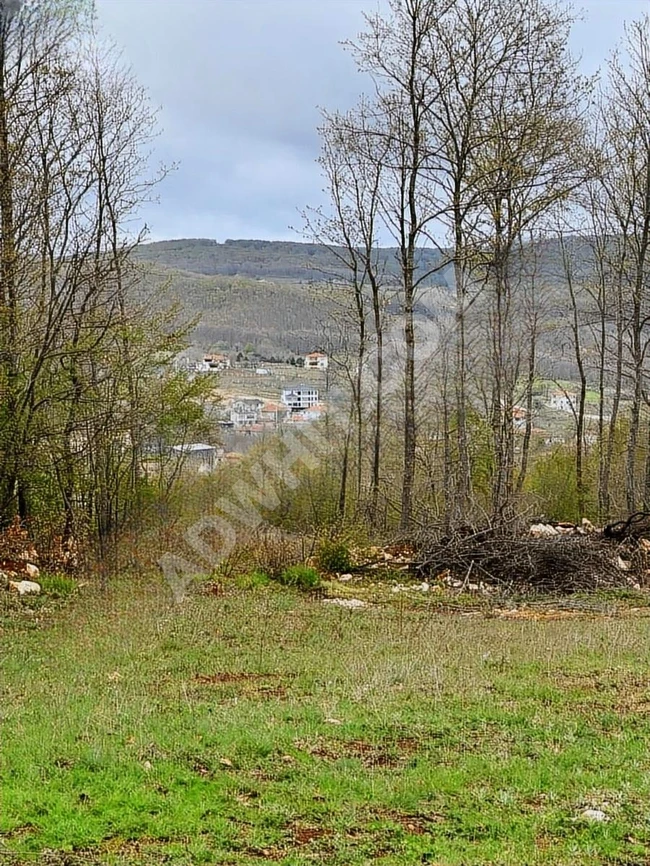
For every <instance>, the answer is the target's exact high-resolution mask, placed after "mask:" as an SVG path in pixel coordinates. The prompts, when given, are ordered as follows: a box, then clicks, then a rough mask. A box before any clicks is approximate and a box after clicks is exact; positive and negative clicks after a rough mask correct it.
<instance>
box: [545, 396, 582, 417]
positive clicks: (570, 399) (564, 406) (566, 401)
mask: <svg viewBox="0 0 650 866" xmlns="http://www.w3.org/2000/svg"><path fill="white" fill-rule="evenodd" d="M548 405H549V407H550V408H551V409H556V410H557V411H558V412H575V409H576V406H577V405H578V398H577V396H576V395H575V394H570V393H568V392H566V393H565V392H564V391H554V392H553V393H552V394H550V395H549V398H548Z"/></svg>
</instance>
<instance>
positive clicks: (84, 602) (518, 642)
mask: <svg viewBox="0 0 650 866" xmlns="http://www.w3.org/2000/svg"><path fill="white" fill-rule="evenodd" d="M433 604H434V602H433V600H432V605H433ZM435 604H436V605H439V604H440V601H439V600H437V601H435ZM25 605H26V603H25V602H23V606H25ZM43 610H45V613H44V612H43ZM641 613H642V612H638V613H636V614H634V615H629V614H628V615H625V616H617V615H610V616H607V617H598V616H596V615H590V616H588V617H585V618H573V619H557V620H553V619H549V620H543V621H532V620H528V619H512V620H508V619H500V618H497V617H486V616H484V615H483V614H481V613H475V614H474V615H471V616H463V615H462V614H461V613H441V612H440V611H439V610H437V609H436V608H435V607H433V606H429V605H427V603H425V602H424V601H420V602H419V604H418V605H417V607H413V606H410V604H409V603H408V601H405V600H404V599H399V600H395V601H394V603H393V604H384V605H379V604H378V605H376V606H374V607H370V608H366V609H363V610H359V611H349V610H345V609H340V608H337V607H334V606H332V605H326V604H323V602H322V600H321V599H318V598H316V597H313V596H310V595H305V594H304V593H298V592H294V591H292V590H289V589H283V588H279V587H277V586H270V587H259V588H254V589H248V590H243V589H241V588H237V589H235V588H233V589H232V590H226V591H225V592H223V593H221V594H219V592H218V590H217V591H216V594H208V593H206V594H202V595H197V596H195V597H192V598H191V599H189V600H187V601H186V602H185V603H184V604H183V605H182V606H174V605H173V604H172V603H171V599H170V595H169V594H168V593H167V592H166V590H165V588H163V587H161V586H156V585H152V584H146V583H142V582H126V581H124V582H123V583H118V584H116V585H115V586H114V587H113V589H112V590H111V592H110V594H108V595H105V596H102V595H100V594H87V595H82V596H81V597H77V598H75V599H73V600H71V601H70V602H69V603H68V605H67V606H66V607H65V608H63V609H61V608H57V609H56V610H54V611H53V612H51V613H50V614H49V615H48V614H47V610H46V609H42V610H41V613H40V614H39V617H38V619H39V621H38V623H37V625H36V627H31V628H27V626H28V625H30V622H29V618H28V617H27V616H25V617H23V618H22V619H20V620H17V622H18V625H17V626H16V627H15V628H8V627H6V622H5V627H4V628H3V630H2V631H0V665H1V666H0V720H1V722H0V724H1V730H0V735H1V737H2V741H1V742H2V746H1V748H0V862H3V863H4V862H7V863H24V862H29V861H30V859H37V860H38V859H40V860H41V861H42V862H44V863H45V862H46V863H48V864H61V866H63V864H66V866H74V864H77V863H81V862H84V863H88V862H90V863H105V864H140V863H142V864H153V863H156V864H157V863H162V862H165V863H169V864H171V866H181V864H183V866H185V864H202V863H206V864H208V863H210V864H229V866H233V864H259V863H263V862H277V863H284V864H287V866H299V864H305V866H306V864H314V863H316V864H328V866H329V864H332V866H337V864H338V866H360V864H371V863H380V864H384V866H398V864H399V866H403V864H406V866H408V864H421V863H430V864H438V866H452V864H454V866H461V864H462V866H479V864H481V866H485V864H503V866H517V864H522V866H523V864H525V866H534V864H549V866H551V864H552V866H562V864H566V866H569V864H570V866H581V864H585V866H586V864H594V866H595V864H611V866H614V864H617V866H622V864H640V863H647V862H649V861H648V858H650V823H649V817H650V752H649V751H648V743H649V742H650V665H649V662H650V642H649V639H648V621H647V619H646V618H644V617H643V616H641ZM32 625H33V623H32ZM585 808H598V809H602V810H603V811H605V812H606V813H607V816H608V818H609V820H608V821H607V822H604V823H590V822H589V821H587V820H585V819H584V818H583V817H582V812H583V810H584V809H585ZM66 852H67V853H66Z"/></svg>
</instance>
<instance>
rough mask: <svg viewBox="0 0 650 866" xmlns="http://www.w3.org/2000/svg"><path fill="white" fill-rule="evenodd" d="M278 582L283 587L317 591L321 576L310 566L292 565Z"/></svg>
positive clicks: (285, 570)
mask: <svg viewBox="0 0 650 866" xmlns="http://www.w3.org/2000/svg"><path fill="white" fill-rule="evenodd" d="M278 580H279V582H280V583H281V584H282V585H283V586H293V587H295V588H296V589H304V590H311V589H317V588H318V587H319V586H320V582H321V581H320V574H319V573H318V572H317V571H316V569H315V568H310V566H308V565H292V566H290V567H289V568H285V569H284V571H283V572H282V573H281V574H280V577H279V578H278Z"/></svg>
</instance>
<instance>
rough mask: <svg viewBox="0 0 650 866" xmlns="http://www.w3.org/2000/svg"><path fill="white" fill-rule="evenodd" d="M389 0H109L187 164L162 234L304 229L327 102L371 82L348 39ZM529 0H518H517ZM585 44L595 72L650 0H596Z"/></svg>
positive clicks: (318, 196)
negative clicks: (319, 128) (365, 16)
mask: <svg viewBox="0 0 650 866" xmlns="http://www.w3.org/2000/svg"><path fill="white" fill-rule="evenodd" d="M381 2H382V0H98V4H97V5H98V10H99V19H100V25H101V27H102V30H103V32H104V33H105V34H106V36H108V37H109V38H111V39H112V40H113V41H114V42H115V43H116V44H117V45H118V46H119V47H120V48H121V49H122V52H123V55H124V58H125V60H126V61H128V63H129V64H130V65H131V66H132V67H133V70H134V72H135V74H136V76H137V78H138V80H139V82H140V83H141V84H143V85H144V86H145V87H146V88H147V89H148V91H149V93H150V95H151V99H152V101H153V103H154V104H155V105H159V106H160V107H161V112H160V125H161V127H162V131H161V135H160V137H159V139H158V140H157V142H156V148H155V159H156V160H157V161H159V162H160V161H161V162H165V163H167V164H169V163H178V169H177V170H176V171H175V172H174V173H173V174H172V175H171V176H170V177H168V178H167V179H166V180H165V181H164V183H163V184H162V185H161V187H160V190H159V196H160V203H159V204H156V205H151V206H148V207H147V209H146V211H145V213H144V218H145V219H146V221H147V223H148V225H149V227H150V231H151V238H152V239H153V240H160V239H164V238H179V237H186V238H187V237H203V238H214V239H216V240H218V241H224V240H225V239H226V238H263V239H268V240H285V239H292V240H295V239H299V237H298V235H296V233H295V232H293V231H292V230H291V228H290V226H299V225H300V217H299V216H298V213H297V211H298V209H299V208H302V207H304V206H305V205H317V204H319V203H320V202H321V201H322V192H321V187H322V184H321V180H320V177H319V173H318V166H317V165H316V163H315V160H316V158H317V156H318V135H317V132H316V127H317V126H318V122H319V112H318V108H319V106H321V107H328V108H346V107H348V106H351V105H352V104H354V102H355V101H356V99H357V97H358V95H359V94H360V93H361V92H362V91H363V89H364V81H363V78H362V76H361V75H360V74H359V73H358V72H357V71H356V69H355V67H354V64H353V62H352V60H351V58H350V57H349V56H348V55H347V54H346V52H345V51H344V50H343V48H342V47H341V46H340V44H339V43H340V42H341V40H344V39H348V38H353V37H354V36H355V35H356V34H357V33H358V32H359V30H360V29H362V27H363V14H362V13H363V12H364V11H374V10H376V9H377V7H378V4H380V3H381ZM513 2H516V0H513ZM578 5H580V6H581V7H582V8H584V14H585V21H584V22H581V23H580V24H578V25H576V27H575V30H574V34H573V47H574V50H575V52H576V53H578V54H580V55H582V58H583V67H584V71H585V72H589V73H591V72H594V71H595V70H596V69H597V68H598V67H599V66H600V65H601V63H602V61H603V59H604V58H605V57H606V56H607V54H608V53H609V51H611V49H612V48H613V47H614V45H615V44H616V42H617V41H618V40H619V39H620V38H621V36H622V35H623V25H624V22H625V21H626V20H630V19H632V18H635V17H638V16H640V15H641V14H642V13H643V12H644V11H650V0H584V2H583V3H581V4H578Z"/></svg>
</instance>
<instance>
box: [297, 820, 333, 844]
mask: <svg viewBox="0 0 650 866" xmlns="http://www.w3.org/2000/svg"><path fill="white" fill-rule="evenodd" d="M289 829H290V830H291V834H292V836H293V841H294V843H295V844H296V845H309V844H310V842H314V841H316V840H317V839H323V838H324V837H325V836H329V835H330V834H331V831H329V830H326V829H325V828H324V827H308V826H306V825H304V824H290V825H289Z"/></svg>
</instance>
